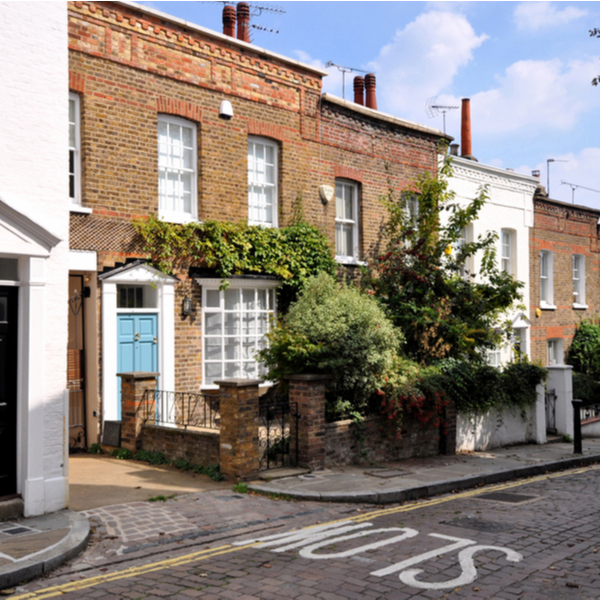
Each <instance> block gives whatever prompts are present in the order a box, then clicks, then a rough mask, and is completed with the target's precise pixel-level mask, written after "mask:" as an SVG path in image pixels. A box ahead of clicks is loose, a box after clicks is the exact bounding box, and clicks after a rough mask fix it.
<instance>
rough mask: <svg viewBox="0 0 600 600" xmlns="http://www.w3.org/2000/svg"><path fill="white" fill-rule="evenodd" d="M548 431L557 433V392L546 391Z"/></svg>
mask: <svg viewBox="0 0 600 600" xmlns="http://www.w3.org/2000/svg"><path fill="white" fill-rule="evenodd" d="M546 431H547V432H548V433H556V390H546Z"/></svg>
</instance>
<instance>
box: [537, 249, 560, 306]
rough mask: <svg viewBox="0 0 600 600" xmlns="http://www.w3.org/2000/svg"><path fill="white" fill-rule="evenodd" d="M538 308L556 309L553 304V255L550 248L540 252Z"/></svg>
mask: <svg viewBox="0 0 600 600" xmlns="http://www.w3.org/2000/svg"><path fill="white" fill-rule="evenodd" d="M544 266H545V269H544ZM544 288H545V289H544ZM540 308H541V309H542V310H555V309H556V306H555V305H554V255H553V253H552V252H551V251H550V250H542V251H541V252H540Z"/></svg>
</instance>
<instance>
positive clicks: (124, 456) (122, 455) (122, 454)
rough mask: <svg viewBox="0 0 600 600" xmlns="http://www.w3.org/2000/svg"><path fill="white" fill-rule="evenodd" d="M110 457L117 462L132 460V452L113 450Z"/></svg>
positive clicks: (125, 449)
mask: <svg viewBox="0 0 600 600" xmlns="http://www.w3.org/2000/svg"><path fill="white" fill-rule="evenodd" d="M110 455H111V456H114V457H115V458H118V459H119V460H129V459H130V458H133V452H132V451H131V450H127V448H115V449H114V450H113V451H112V452H111V453H110Z"/></svg>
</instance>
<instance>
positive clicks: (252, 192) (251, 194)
mask: <svg viewBox="0 0 600 600" xmlns="http://www.w3.org/2000/svg"><path fill="white" fill-rule="evenodd" d="M258 146H263V147H264V154H263V155H264V156H265V157H266V154H267V149H268V148H269V149H271V150H272V153H273V162H271V163H269V162H267V160H266V158H265V160H264V164H263V167H264V168H262V169H257V168H256V166H257V161H256V148H257V147H258ZM278 163H279V146H278V144H277V143H275V142H273V141H272V140H269V139H267V138H262V137H257V136H252V135H251V136H248V225H262V226H263V227H277V226H278V212H279V202H278V194H279V190H278V180H279V164H278ZM269 167H270V168H271V171H272V174H273V176H272V178H271V179H272V180H271V181H267V179H268V177H267V173H268V171H269ZM267 192H269V193H270V196H271V218H270V219H269V218H267V215H266V211H267V207H268V202H267V198H268V195H269V194H268V193H267Z"/></svg>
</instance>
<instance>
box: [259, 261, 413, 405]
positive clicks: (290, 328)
mask: <svg viewBox="0 0 600 600" xmlns="http://www.w3.org/2000/svg"><path fill="white" fill-rule="evenodd" d="M401 340H402V334H401V332H400V331H399V330H397V329H396V328H395V327H394V326H393V325H392V324H391V323H390V321H389V320H388V319H387V317H386V316H385V314H384V312H383V310H382V308H381V307H380V306H379V304H378V303H377V302H376V301H375V300H374V298H372V297H371V296H369V295H367V294H365V293H362V292H361V291H360V290H358V289H357V288H355V287H353V286H349V285H346V284H345V283H343V284H340V283H339V282H337V281H336V280H335V279H334V278H333V277H332V276H330V275H328V274H326V273H320V274H319V275H317V276H315V277H312V278H310V279H308V280H307V282H306V285H305V286H304V288H303V289H302V291H301V293H300V295H299V297H298V300H297V301H296V302H295V303H294V304H292V305H291V306H290V309H289V312H288V314H287V315H286V316H285V318H284V319H283V320H282V322H281V323H280V325H279V326H278V327H276V328H275V329H274V330H273V331H272V332H271V333H270V334H269V347H268V348H267V349H265V350H262V351H261V352H260V359H261V360H262V361H263V362H264V364H265V365H266V366H267V368H268V370H269V373H268V377H269V378H270V379H273V380H279V381H283V380H284V379H285V377H286V376H289V375H295V374H300V373H323V374H326V375H327V376H328V381H327V390H328V393H327V403H328V406H329V408H330V412H331V408H332V407H335V405H336V404H338V405H339V402H340V399H341V400H342V401H343V402H346V403H349V404H346V406H347V407H349V408H350V409H351V410H354V411H359V412H361V411H364V410H365V408H366V406H367V403H368V401H369V398H370V397H371V396H372V395H373V394H374V393H375V392H376V391H377V389H379V387H380V381H381V376H382V375H383V374H384V373H386V372H387V371H389V370H390V368H391V367H392V364H393V360H394V357H395V356H396V354H397V352H398V349H399V346H400V341H401Z"/></svg>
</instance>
